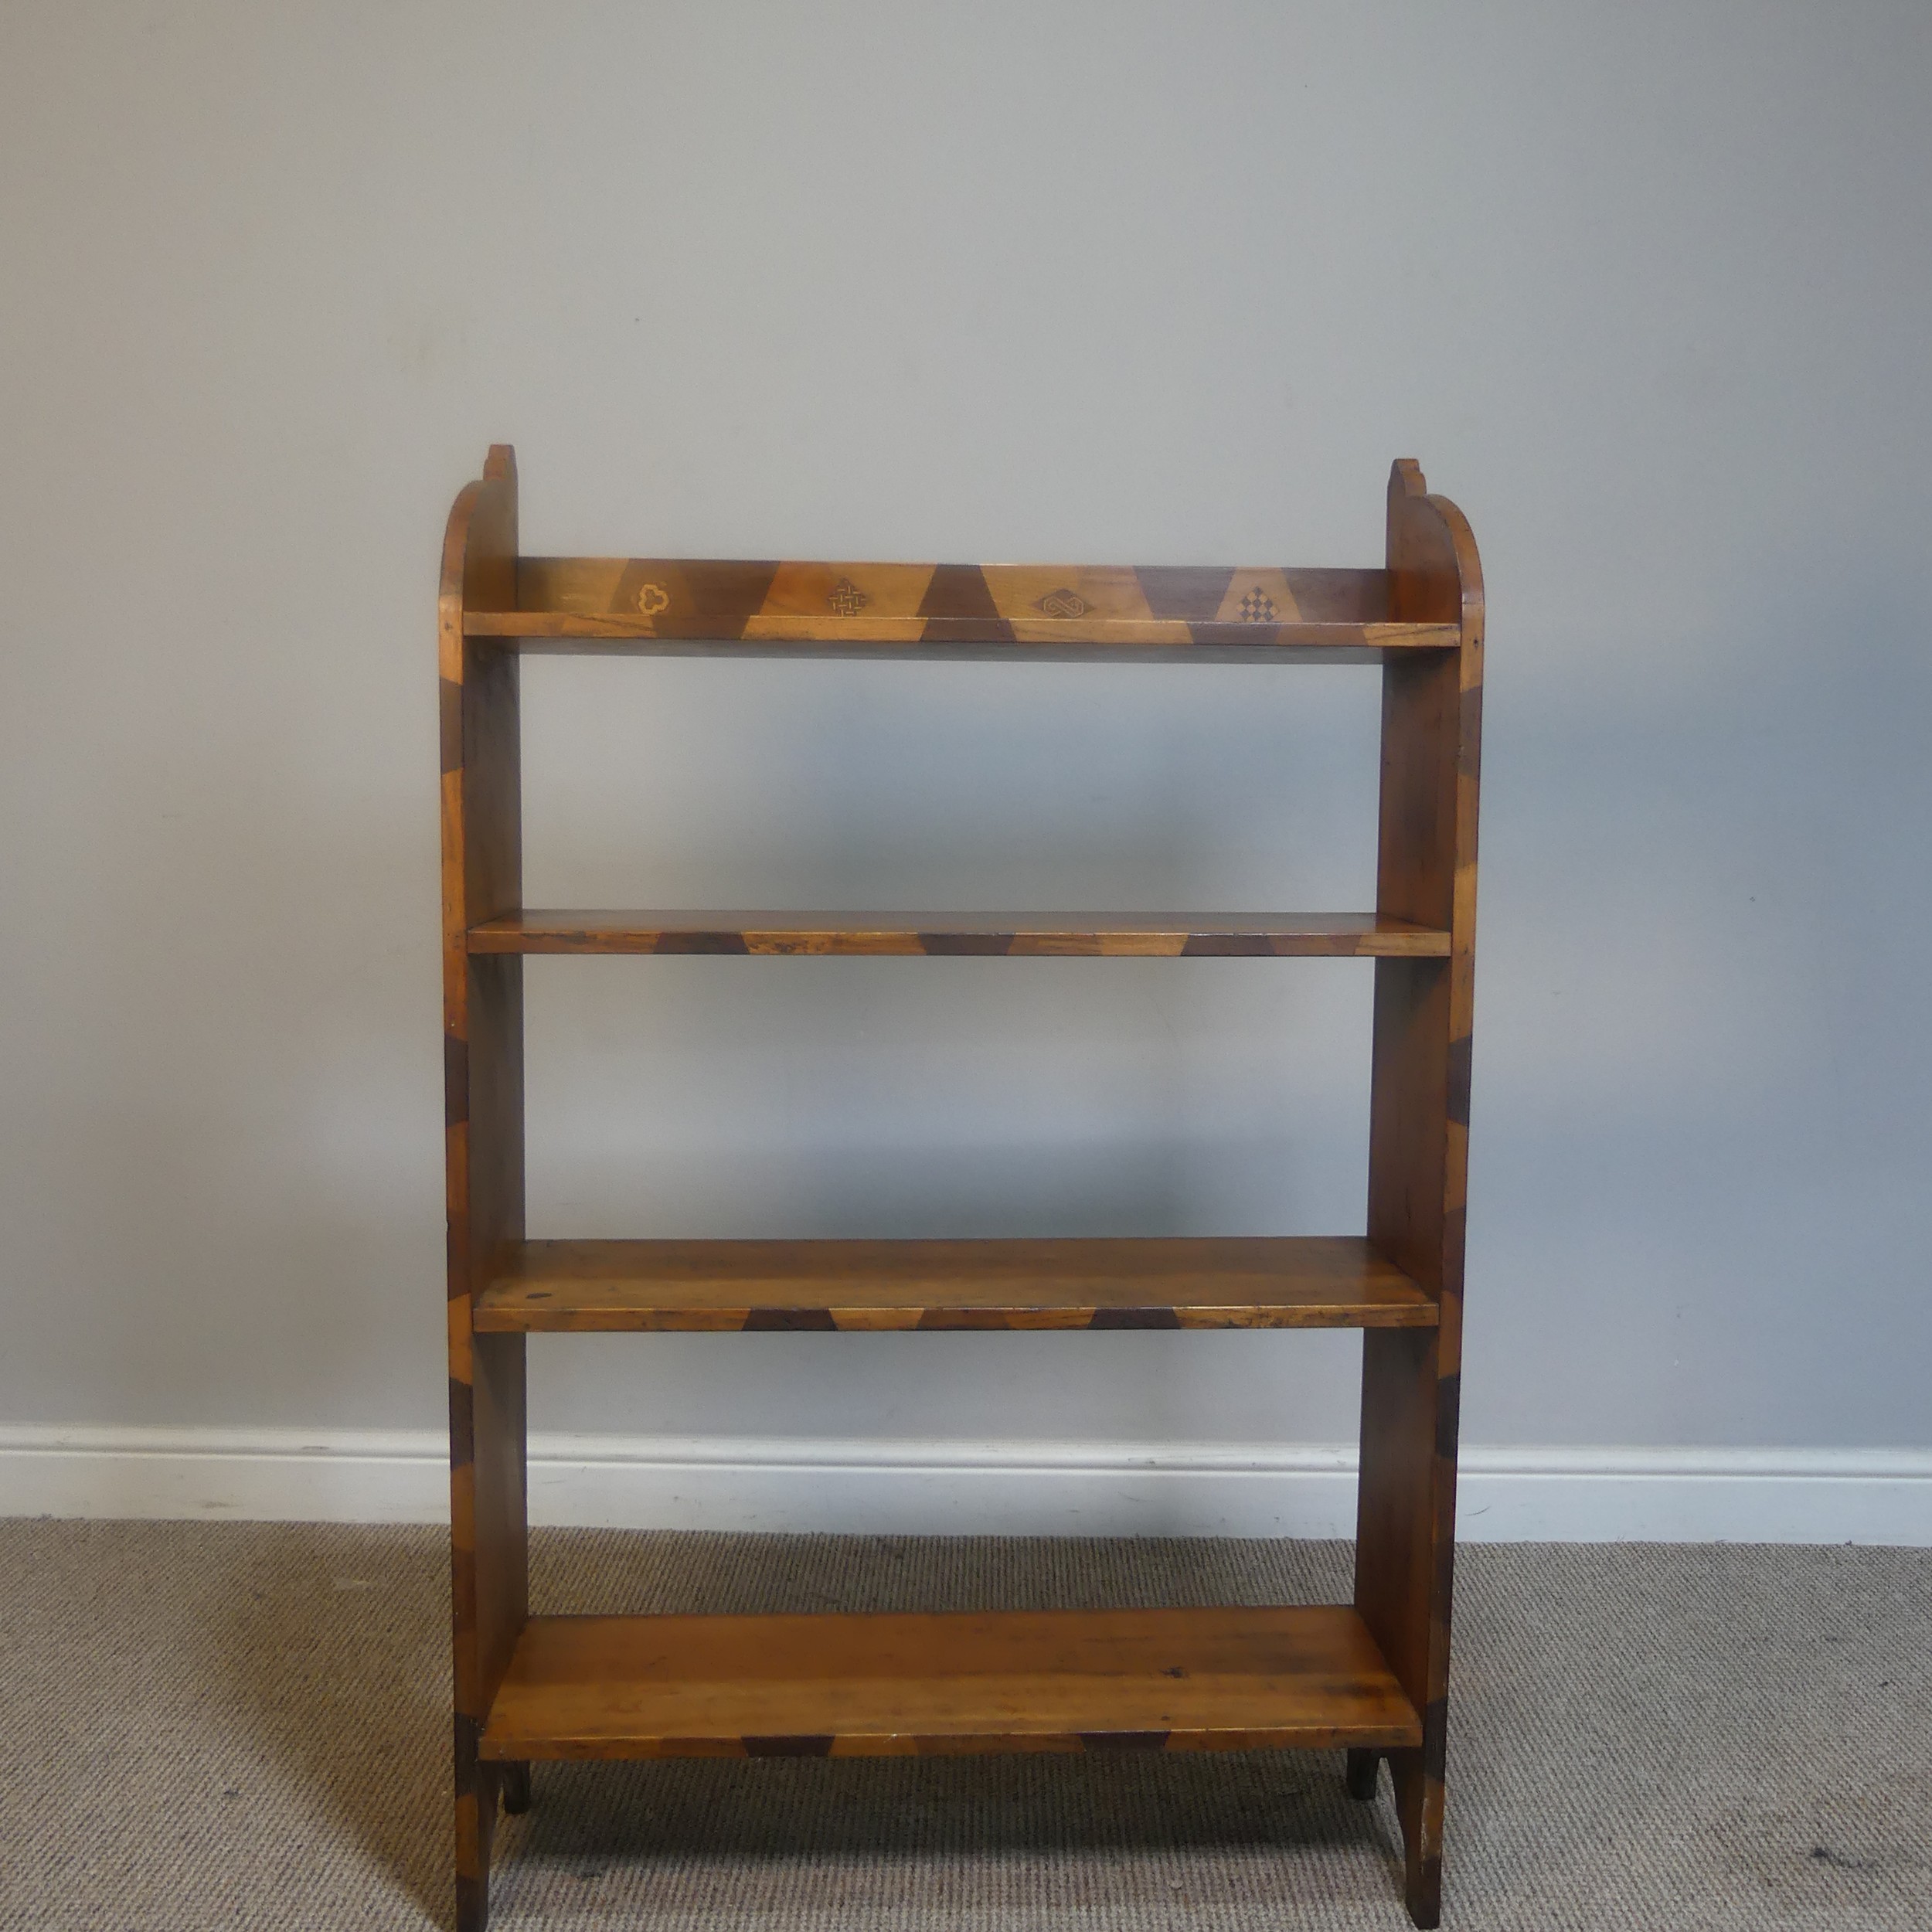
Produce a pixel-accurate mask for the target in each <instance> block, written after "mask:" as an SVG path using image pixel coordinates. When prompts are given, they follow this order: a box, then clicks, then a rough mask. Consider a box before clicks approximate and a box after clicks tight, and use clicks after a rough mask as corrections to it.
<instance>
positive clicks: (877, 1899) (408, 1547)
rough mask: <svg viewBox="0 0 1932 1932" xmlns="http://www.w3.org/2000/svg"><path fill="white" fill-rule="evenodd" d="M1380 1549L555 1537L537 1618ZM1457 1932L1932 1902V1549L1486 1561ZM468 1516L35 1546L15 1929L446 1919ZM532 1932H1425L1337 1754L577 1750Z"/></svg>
mask: <svg viewBox="0 0 1932 1932" xmlns="http://www.w3.org/2000/svg"><path fill="white" fill-rule="evenodd" d="M1459 1565H1460V1566H1459V1570H1458V1578H1457V1607H1456V1635H1457V1646H1458V1649H1457V1656H1456V1665H1455V1675H1454V1683H1455V1692H1454V1700H1453V1702H1452V1704H1451V1727H1450V1745H1449V1821H1448V1839H1447V1859H1446V1861H1445V1866H1444V1870H1445V1886H1444V1893H1445V1904H1444V1924H1445V1926H1447V1927H1455V1928H1462V1929H1463V1932H1479V1928H1482V1929H1486V1928H1496V1929H1497V1932H1502V1928H1511V1929H1512V1932H1513V1929H1514V1928H1519V1927H1520V1928H1526V1929H1527V1928H1535V1932H1551V1929H1552V1928H1558V1927H1608V1928H1613V1929H1614V1928H1624V1927H1630V1928H1642V1932H1670V1929H1672V1928H1677V1927H1684V1928H1693V1927H1694V1928H1697V1932H1730V1928H1739V1929H1740V1932H1743V1928H1749V1932H1770V1929H1771V1928H1779V1927H1831V1928H1835V1929H1842V1932H1857V1929H1858V1928H1862V1927H1888V1928H1889V1927H1908V1926H1909V1927H1913V1928H1915V1929H1917V1928H1923V1927H1925V1925H1926V1924H1927V1921H1928V1920H1932V1552H1927V1551H1913V1550H1887V1549H1849V1548H1846V1549H1837V1548H1833V1549H1764V1548H1747V1547H1738V1546H1695V1547H1679V1548H1670V1547H1658V1546H1533V1547H1532V1546H1514V1547H1485V1546H1474V1547H1471V1548H1468V1549H1464V1551H1463V1552H1462V1553H1461V1557H1460V1559H1459ZM446 1576H447V1571H446V1567H445V1558H444V1543H443V1539H442V1537H441V1536H440V1533H439V1532H436V1531H434V1530H430V1529H394V1528H384V1529H373V1528H369V1529H365V1528H355V1527H345V1526H289V1525H254V1524H200V1523H192V1524H182V1523H104V1522H83V1523H74V1522H5V1523H0V1927H5V1928H6V1932H16V1928H17V1929H18V1932H83V1928H84V1932H150V1929H152V1932H202V1928H204V1927H223V1928H237V1929H245V1928H251V1927H277V1928H280V1927H304V1928H325V1927H338V1926H342V1927H385V1928H386V1927H412V1928H418V1927H425V1926H435V1925H447V1923H449V1922H450V1914H451V1890H450V1881H449V1876H448V1858H449V1810H448V1801H447V1790H448V1777H449V1773H448V1753H449V1736H450V1723H449V1717H448V1708H449V1678H448V1664H447V1655H446V1643H447V1622H448V1613H447V1583H446ZM1348 1576H1349V1551H1348V1549H1347V1548H1346V1546H1342V1545H1338V1544H1275V1543H1204V1542H1192V1541H1190V1542H1173V1543H1119V1542H1087V1543H1058V1542H1055V1543H1046V1542H1035V1541H1024V1540H1012V1541H1007V1540H998V1539H987V1538H958V1539H942V1538H933V1539H870V1538H847V1539H840V1538H829V1537H800V1538H796V1539H792V1538H784V1539H781V1538H770V1537H753V1536H690V1535H653V1536H631V1535H621V1534H614V1533H609V1532H594V1531H568V1532H547V1533H540V1534H539V1536H537V1538H536V1543H535V1548H534V1549H533V1552H532V1594H533V1598H534V1606H535V1607H537V1608H539V1609H548V1610H560V1609H576V1610H586V1611H589V1610H689V1609H699V1608H713V1609H732V1610H738V1611H764V1610H814V1609H821V1608H828V1607H841V1606H842V1607H852V1608H866V1609H886V1608H905V1609H945V1608H978V1607H996V1606H1006V1607H1048V1606H1053V1605H1062V1604H1064V1605H1087V1604H1103V1603H1113V1604H1152V1603H1160V1602H1168V1603H1206V1602H1215V1601H1221V1602H1239V1601H1248V1602H1263V1601H1275V1602H1295V1601H1304V1602H1318V1601H1323V1600H1339V1599H1343V1598H1345V1597H1346V1596H1347V1594H1348ZM1397 1845H1398V1840H1397V1837H1396V1827H1395V1821H1394V1817H1393V1810H1392V1808H1391V1804H1390V1801H1389V1794H1388V1784H1387V1777H1386V1773H1385V1774H1384V1777H1383V1791H1382V1795H1381V1797H1380V1798H1379V1800H1378V1801H1377V1802H1376V1803H1375V1804H1372V1805H1357V1804H1352V1803H1350V1802H1349V1801H1348V1799H1347V1798H1345V1796H1344V1795H1343V1794H1342V1788H1341V1760H1340V1757H1339V1755H1338V1753H1322V1752H1314V1753H1260V1752H1257V1753H1237V1754H1232V1755H1228V1756H1225V1757H1223V1756H1214V1755H1202V1756H1194V1755H1189V1756H1176V1757H1163V1756H1161V1755H1158V1754H1153V1755H1147V1756H1141V1755H1128V1756H1121V1757H1106V1758H1082V1757H1045V1758H1038V1757H1036V1758H1024V1757H1020V1758H977V1759H966V1760H958V1759H927V1760H920V1759H875V1760H843V1761H839V1760H757V1761H755V1762H750V1763H746V1762H736V1763H733V1762H716V1761H709V1762H685V1763H674V1764H616V1765H596V1764H582V1765H543V1764H539V1766H537V1767H536V1804H535V1806H534V1808H533V1809H532V1811H530V1812H529V1814H528V1815H526V1816H525V1817H522V1818H515V1819H512V1820H509V1821H508V1822H507V1825H506V1828H505V1830H504V1832H502V1835H501V1837H500V1839H499V1851H498V1865H497V1872H496V1877H495V1886H494V1888H493V1889H494V1901H493V1903H494V1906H495V1910H494V1911H493V1913H492V1925H493V1927H495V1928H497V1932H519V1929H521V1928H530V1927H539V1926H540V1927H552V1928H558V1929H559V1932H605V1929H607V1928H616V1927H640V1928H644V1927H648V1928H651V1929H652V1932H695V1928H698V1927H706V1928H715V1927H720V1926H726V1925H732V1926H743V1927H756V1928H759V1929H760V1932H819V1929H820V1928H826V1929H827V1932H829V1928H832V1927H840V1928H845V1927H852V1928H859V1929H861V1932H872V1928H878V1932H902V1929H903V1932H938V1928H941V1927H944V1928H947V1929H948V1932H952V1929H954V1928H957V1932H978V1928H986V1932H992V1929H993V1928H996V1927H997V1928H1002V1929H1005V1928H1014V1929H1015V1932H1049V1928H1053V1929H1057V1928H1068V1932H1072V1929H1073V1928H1081V1932H1087V1929H1089V1928H1090V1929H1091V1932H1100V1929H1101V1928H1107V1929H1108V1932H1113V1929H1114V1928H1123V1929H1124V1932H1156V1929H1157V1928H1165V1927H1174V1928H1201V1929H1202V1932H1206V1929H1207V1928H1214V1929H1215V1932H1221V1929H1222V1928H1226V1932H1235V1929H1236V1928H1241V1929H1242V1932H1247V1928H1260V1927H1296V1926H1308V1927H1318V1928H1323V1932H1327V1929H1328V1928H1341V1927H1351V1928H1352V1927H1386V1928H1389V1929H1390V1932H1393V1929H1394V1928H1396V1927H1401V1926H1403V1925H1406V1923H1407V1920H1406V1916H1405V1915H1404V1913H1403V1910H1402V1908H1401V1905H1400V1895H1399V1886H1398V1866H1397Z"/></svg>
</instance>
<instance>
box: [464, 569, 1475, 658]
mask: <svg viewBox="0 0 1932 1932" xmlns="http://www.w3.org/2000/svg"><path fill="white" fill-rule="evenodd" d="M467 623H468V629H469V633H470V634H471V636H473V637H485V638H514V639H515V640H516V641H518V643H519V646H520V647H521V648H526V649H533V650H541V649H544V648H556V649H566V650H584V649H602V648H613V649H619V650H631V651H705V650H712V651H732V652H733V653H735V654H736V655H747V654H750V655H757V654H760V653H783V652H787V651H800V652H802V653H803V654H804V655H826V654H838V653H847V652H849V653H851V654H852V655H859V656H876V657H893V656H895V655H906V656H913V657H920V656H929V655H938V654H941V653H944V652H946V651H960V652H964V653H967V654H970V655H1006V654H1009V653H1010V654H1012V655H1019V656H1032V657H1043V658H1052V657H1053V656H1054V655H1056V653H1058V652H1060V651H1066V652H1067V653H1068V654H1069V655H1073V656H1077V657H1094V656H1105V655H1108V654H1109V653H1112V652H1118V653H1120V654H1121V655H1124V656H1127V657H1130V658H1132V657H1147V656H1150V655H1151V656H1155V657H1159V656H1163V655H1179V656H1187V657H1199V656H1201V655H1211V656H1216V657H1226V658H1233V659H1240V658H1260V657H1267V656H1275V655H1281V654H1283V653H1294V654H1304V653H1305V654H1309V655H1317V656H1321V655H1328V656H1334V655H1338V654H1339V655H1345V656H1349V657H1352V658H1355V659H1358V660H1360V661H1363V662H1372V661H1376V660H1379V658H1381V657H1382V656H1383V655H1384V654H1385V653H1395V652H1402V651H1413V650H1421V651H1431V650H1444V649H1451V648H1454V646H1455V645H1456V644H1457V643H1458V638H1457V635H1456V634H1455V632H1454V630H1453V628H1446V627H1444V626H1443V625H1441V624H1435V623H1430V622H1425V621H1414V620H1409V619H1404V618H1402V617H1398V616H1396V614H1393V613H1392V612H1391V611H1390V609H1389V583H1388V578H1387V576H1386V573H1384V572H1383V571H1381V570H1284V569H1281V568H1279V567H1277V566H1272V565H1267V566H1253V567H1250V568H1245V569H1236V568H1231V567H1230V566H1217V567H1214V568H1207V569H1197V568H1193V567H1185V566H1147V565H1142V566H1138V567H1135V566H1128V565H1124V564H971V563H948V564H931V563H771V562H766V563H756V562H750V561H744V562H736V561H723V560H690V559H672V558H663V557H525V558H523V559H522V560H520V561H519V563H518V566H517V574H516V594H515V602H514V604H513V605H512V606H509V607H503V606H498V607H493V608H490V609H487V610H476V611H471V613H470V614H469V615H468V619H467Z"/></svg>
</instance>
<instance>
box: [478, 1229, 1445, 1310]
mask: <svg viewBox="0 0 1932 1932" xmlns="http://www.w3.org/2000/svg"><path fill="white" fill-rule="evenodd" d="M472 1322H473V1325H474V1327H475V1328H477V1329H478V1331H479V1332H485V1333H496V1334H526V1333H531V1332H539V1331H545V1330H549V1331H564V1332H581V1331H611V1330H617V1331H624V1330H630V1331H638V1330H646V1331H665V1330H672V1329H685V1330H696V1331H701V1332H730V1331H736V1330H758V1329H774V1330H801V1329H802V1330H810V1329H849V1330H861V1331H865V1330H870V1331H882V1330H883V1331H889V1330H895V1329H908V1328H927V1329H931V1328H1434V1326H1435V1325H1436V1324H1437V1308H1436V1304H1435V1302H1434V1301H1433V1300H1432V1299H1431V1298H1430V1297H1429V1296H1428V1295H1427V1294H1425V1293H1424V1292H1423V1290H1422V1289H1421V1288H1420V1287H1418V1286H1417V1284H1416V1283H1414V1282H1413V1281H1411V1280H1410V1278H1409V1277H1408V1276H1406V1274H1403V1272H1402V1271H1401V1270H1400V1269H1399V1268H1398V1267H1396V1266H1395V1265H1394V1264H1393V1262H1390V1261H1389V1260H1386V1259H1385V1258H1384V1257H1383V1256H1382V1255H1380V1254H1379V1253H1377V1252H1376V1250H1375V1249H1374V1248H1373V1247H1371V1246H1370V1244H1369V1243H1368V1242H1367V1241H1366V1240H1363V1239H1362V1238H1361V1237H1360V1236H1335V1235H1315V1236H1308V1235H1295V1236H1291V1235H1226V1236H1101V1237H1082V1238H1066V1239H1057V1240H1038V1239H1036V1240H1011V1239H1006V1240H802V1241H770V1240H767V1241H746V1240H703V1241H692V1240H684V1241H665V1240H657V1241H512V1242H506V1243H504V1244H503V1245H502V1247H501V1249H500V1250H498V1254H497V1257H496V1260H495V1265H494V1266H493V1267H492V1269H491V1270H490V1271H489V1274H488V1280H487V1282H486V1284H485V1287H484V1290H483V1292H482V1293H481V1294H480V1295H479V1296H478V1298H477V1301H476V1304H475V1308H474V1315H473V1316H472Z"/></svg>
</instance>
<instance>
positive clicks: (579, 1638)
mask: <svg viewBox="0 0 1932 1932" xmlns="http://www.w3.org/2000/svg"><path fill="white" fill-rule="evenodd" d="M1419 1736H1420V1723H1419V1722H1418V1720H1417V1715H1416V1711H1415V1709H1414V1706H1413V1705H1411V1704H1410V1702H1409V1700H1408V1699H1407V1698H1406V1697H1405V1696H1403V1692H1402V1689H1401V1686H1400V1685H1399V1684H1397V1683H1396V1680H1395V1679H1394V1677H1393V1675H1391V1674H1390V1672H1389V1668H1388V1666H1387V1665H1386V1663H1385V1662H1383V1658H1382V1655H1381V1653H1380V1651H1379V1650H1378V1649H1377V1648H1376V1643H1375V1640H1374V1638H1372V1637H1371V1636H1370V1635H1369V1632H1368V1629H1367V1627H1366V1625H1365V1624H1363V1623H1362V1620H1361V1618H1360V1617H1359V1616H1357V1615H1356V1614H1355V1612H1354V1611H1352V1610H1351V1609H1348V1608H1346V1607H1326V1606H1325V1607H1298V1608H1292V1609H1260V1610H1257V1609H1208V1610H1085V1611H1080V1610H1071V1611H1070V1610H1057V1611H992V1612H976V1613H975V1612H968V1613H958V1612H954V1613H949V1614H924V1615H921V1614H903V1613H887V1614H877V1613H872V1614H865V1613H856V1614H833V1615H804V1616H765V1617H690V1616H683V1617H532V1618H531V1619H530V1621H529V1623H528V1624H526V1625H525V1627H524V1631H523V1635H522V1639H521V1640H520V1641H519V1643H518V1645H517V1648H516V1654H515V1656H514V1657H512V1659H511V1660H510V1668H509V1671H508V1672H507V1673H506V1674H505V1677H504V1679H503V1682H502V1687H501V1689H499V1690H498V1692H497V1696H496V1701H495V1704H494V1705H493V1706H492V1709H491V1712H490V1718H489V1723H488V1725H487V1726H485V1730H484V1733H483V1743H482V1749H483V1754H484V1756H485V1757H488V1758H498V1757H501V1758H509V1759H517V1760H523V1759H529V1758H595V1757H907V1756H913V1755H957V1754H961V1753H976V1752H985V1751H1077V1750H1109V1749H1113V1750H1121V1749H1128V1750H1134V1749H1138V1750H1251V1749H1253V1748H1255V1747H1260V1746H1270V1745H1302V1746H1315V1747H1335V1746H1340V1745H1379V1746H1382V1747H1389V1748H1400V1747H1404V1746H1409V1745H1413V1743H1414V1742H1415V1741H1416V1740H1417V1738H1418V1737H1419Z"/></svg>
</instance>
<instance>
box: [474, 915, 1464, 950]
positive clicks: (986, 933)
mask: <svg viewBox="0 0 1932 1932" xmlns="http://www.w3.org/2000/svg"><path fill="white" fill-rule="evenodd" d="M469 949H470V951H471V953H472V954H488V953H788V954H798V953H814V954H872V955H900V956H903V957H915V956H917V955H919V954H927V955H928V956H932V957H947V956H954V955H964V956H974V955H979V954H1004V955H1008V956H1010V957H1016V958H1018V957H1071V958H1081V957H1086V958H1168V959H1174V958H1182V957H1186V958H1195V959H1200V958H1212V957H1230V958H1242V957H1255V958H1266V957H1291V956H1294V955H1302V956H1305V957H1322V958H1351V959H1369V958H1375V959H1428V958H1437V957H1442V956H1444V955H1446V954H1447V952H1448V951H1449V934H1447V931H1445V930H1440V929H1437V928H1433V927H1427V926H1423V925H1418V924H1417V923H1415V922H1414V921H1413V920H1406V919H1398V918H1395V917H1390V916H1389V915H1386V914H1381V913H956V912H899V913H879V912H866V913H843V912H835V913H834V912H828V913H791V912H783V913H777V912H736V911H730V912H726V911H718V912H685V911H679V912H658V911H650V912H607V911H573V910H526V911H522V912H514V913H505V914H504V915H503V916H502V917H501V918H498V919H492V920H484V921H482V922H481V923H478V924H477V925H474V926H472V927H471V928H470V932H469Z"/></svg>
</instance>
